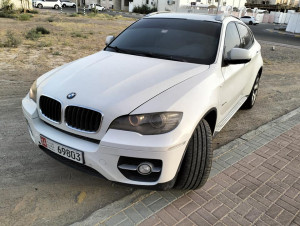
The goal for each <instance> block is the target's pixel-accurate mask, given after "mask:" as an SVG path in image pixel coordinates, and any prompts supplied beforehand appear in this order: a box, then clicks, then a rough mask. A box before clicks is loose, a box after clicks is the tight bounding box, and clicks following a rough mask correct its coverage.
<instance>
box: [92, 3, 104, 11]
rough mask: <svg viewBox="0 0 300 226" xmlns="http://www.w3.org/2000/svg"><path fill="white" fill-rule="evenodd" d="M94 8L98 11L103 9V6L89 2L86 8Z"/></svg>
mask: <svg viewBox="0 0 300 226" xmlns="http://www.w3.org/2000/svg"><path fill="white" fill-rule="evenodd" d="M92 9H96V10H98V11H104V10H105V7H103V6H101V5H99V4H89V7H88V10H90V11H91V10H92Z"/></svg>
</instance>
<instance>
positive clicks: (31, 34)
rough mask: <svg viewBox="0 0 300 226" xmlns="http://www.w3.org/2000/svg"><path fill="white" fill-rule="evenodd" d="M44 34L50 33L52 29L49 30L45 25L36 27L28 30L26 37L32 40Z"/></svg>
mask: <svg viewBox="0 0 300 226" xmlns="http://www.w3.org/2000/svg"><path fill="white" fill-rule="evenodd" d="M42 34H43V35H47V34H50V31H48V30H47V29H46V28H44V27H36V28H33V29H31V30H30V31H28V33H27V34H26V36H25V37H26V39H30V40H37V39H39V38H40V37H41V35H42Z"/></svg>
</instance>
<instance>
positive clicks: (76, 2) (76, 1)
mask: <svg viewBox="0 0 300 226" xmlns="http://www.w3.org/2000/svg"><path fill="white" fill-rule="evenodd" d="M76 13H78V0H76Z"/></svg>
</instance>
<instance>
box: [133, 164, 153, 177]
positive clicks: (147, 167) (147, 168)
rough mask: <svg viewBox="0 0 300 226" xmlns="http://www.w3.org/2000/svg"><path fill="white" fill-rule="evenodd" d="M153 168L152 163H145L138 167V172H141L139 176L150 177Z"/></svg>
mask: <svg viewBox="0 0 300 226" xmlns="http://www.w3.org/2000/svg"><path fill="white" fill-rule="evenodd" d="M152 168H153V166H152V164H151V163H148V162H143V163H141V164H140V165H138V167H137V171H138V172H139V174H142V175H148V174H150V173H151V172H152Z"/></svg>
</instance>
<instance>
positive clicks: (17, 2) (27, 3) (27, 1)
mask: <svg viewBox="0 0 300 226" xmlns="http://www.w3.org/2000/svg"><path fill="white" fill-rule="evenodd" d="M11 3H13V4H14V7H15V9H24V8H26V9H33V8H32V1H31V0H23V1H22V2H21V0H11ZM1 6H2V0H0V7H1Z"/></svg>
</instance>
